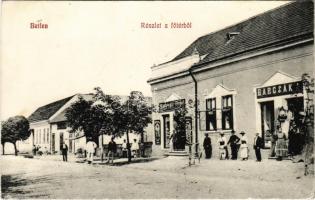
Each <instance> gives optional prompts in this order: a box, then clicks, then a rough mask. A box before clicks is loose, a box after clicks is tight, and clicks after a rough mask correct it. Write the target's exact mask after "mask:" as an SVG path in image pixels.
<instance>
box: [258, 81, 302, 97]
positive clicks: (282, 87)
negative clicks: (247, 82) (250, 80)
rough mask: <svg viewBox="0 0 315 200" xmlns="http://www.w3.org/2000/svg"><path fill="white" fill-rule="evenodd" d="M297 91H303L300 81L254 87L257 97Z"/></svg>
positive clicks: (296, 92) (295, 92)
mask: <svg viewBox="0 0 315 200" xmlns="http://www.w3.org/2000/svg"><path fill="white" fill-rule="evenodd" d="M298 93H303V84H302V81H297V82H291V83H284V84H279V85H272V86H267V87H263V88H257V89H256V94H257V99H260V98H266V97H274V96H281V95H288V94H298Z"/></svg>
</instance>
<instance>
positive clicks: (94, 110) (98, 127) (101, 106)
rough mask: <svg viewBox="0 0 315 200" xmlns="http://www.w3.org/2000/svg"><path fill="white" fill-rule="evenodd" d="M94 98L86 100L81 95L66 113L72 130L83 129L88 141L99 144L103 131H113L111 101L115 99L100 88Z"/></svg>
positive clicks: (96, 89) (96, 90)
mask: <svg viewBox="0 0 315 200" xmlns="http://www.w3.org/2000/svg"><path fill="white" fill-rule="evenodd" d="M94 90H95V94H94V95H93V99H92V100H85V99H84V98H83V97H82V96H79V99H78V101H76V102H75V103H73V104H72V105H71V106H70V107H69V108H68V109H67V110H66V113H65V116H66V119H67V123H68V126H69V127H70V128H71V130H70V132H77V131H83V133H84V135H85V136H86V138H87V141H91V140H92V141H94V142H96V143H97V144H98V137H99V135H100V134H101V133H103V132H110V131H112V127H111V124H112V115H113V112H112V109H111V103H113V102H114V101H115V100H113V98H112V97H111V96H110V95H105V94H104V93H103V91H102V90H101V89H100V88H95V89H94Z"/></svg>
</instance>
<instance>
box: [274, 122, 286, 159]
mask: <svg viewBox="0 0 315 200" xmlns="http://www.w3.org/2000/svg"><path fill="white" fill-rule="evenodd" d="M277 136H278V140H277V142H276V156H277V160H278V161H281V160H282V158H283V157H286V156H288V146H287V141H286V137H285V134H284V133H283V132H282V130H281V128H279V130H278V133H277Z"/></svg>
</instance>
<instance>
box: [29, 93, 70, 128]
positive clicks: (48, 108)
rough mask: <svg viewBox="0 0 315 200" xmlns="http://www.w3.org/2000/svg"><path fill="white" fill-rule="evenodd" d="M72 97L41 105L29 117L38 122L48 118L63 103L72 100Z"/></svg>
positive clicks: (30, 120) (31, 120) (30, 119)
mask: <svg viewBox="0 0 315 200" xmlns="http://www.w3.org/2000/svg"><path fill="white" fill-rule="evenodd" d="M72 97H73V96H71V97H67V98H65V99H61V100H59V101H55V102H53V103H50V104H47V105H45V106H42V107H39V108H38V109H37V110H36V111H35V112H33V113H32V114H31V115H30V116H29V117H28V121H29V122H37V121H42V120H48V119H49V118H50V117H51V116H53V115H54V114H55V113H56V112H57V111H58V110H59V109H60V108H61V107H62V106H63V105H65V104H66V103H67V102H68V101H70V99H71V98H72Z"/></svg>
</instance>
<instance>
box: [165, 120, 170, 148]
mask: <svg viewBox="0 0 315 200" xmlns="http://www.w3.org/2000/svg"><path fill="white" fill-rule="evenodd" d="M170 128H171V127H170V115H163V136H164V137H163V138H164V148H170V136H171V130H170Z"/></svg>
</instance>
